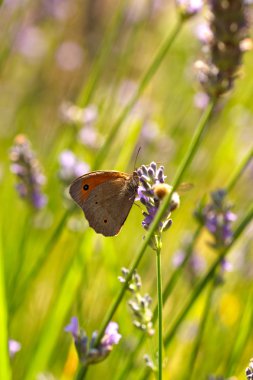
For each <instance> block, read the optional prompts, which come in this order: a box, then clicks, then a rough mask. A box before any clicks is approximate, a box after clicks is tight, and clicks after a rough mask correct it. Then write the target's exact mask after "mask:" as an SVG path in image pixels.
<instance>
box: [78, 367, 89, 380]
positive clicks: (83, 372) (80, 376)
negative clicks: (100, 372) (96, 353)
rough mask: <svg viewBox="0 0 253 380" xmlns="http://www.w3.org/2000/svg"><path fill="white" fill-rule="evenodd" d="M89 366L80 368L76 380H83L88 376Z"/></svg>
mask: <svg viewBox="0 0 253 380" xmlns="http://www.w3.org/2000/svg"><path fill="white" fill-rule="evenodd" d="M87 371H88V366H80V368H79V370H78V372H77V375H76V378H75V380H83V379H84V378H85V376H86V374H87Z"/></svg>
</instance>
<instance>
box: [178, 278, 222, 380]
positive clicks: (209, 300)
mask: <svg viewBox="0 0 253 380" xmlns="http://www.w3.org/2000/svg"><path fill="white" fill-rule="evenodd" d="M215 285H216V279H215V278H214V279H213V282H212V284H211V286H210V289H209V292H208V294H207V298H206V303H205V307H204V310H203V313H202V318H201V321H200V324H199V329H198V335H197V337H196V340H195V344H194V347H193V349H192V352H191V357H190V360H189V365H188V368H187V370H186V372H185V373H186V377H187V380H190V379H191V378H192V375H193V373H194V367H195V364H196V361H197V357H198V353H199V348H200V344H201V341H202V338H203V335H204V331H205V327H206V323H207V320H208V316H209V311H210V308H211V305H212V299H213V291H214V289H215Z"/></svg>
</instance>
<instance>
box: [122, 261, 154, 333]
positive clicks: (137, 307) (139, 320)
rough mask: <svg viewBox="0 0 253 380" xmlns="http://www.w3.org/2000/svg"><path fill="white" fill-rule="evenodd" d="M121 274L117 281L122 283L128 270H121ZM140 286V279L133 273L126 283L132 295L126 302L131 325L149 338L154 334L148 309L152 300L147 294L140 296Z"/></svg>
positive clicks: (151, 315) (151, 316) (150, 313)
mask: <svg viewBox="0 0 253 380" xmlns="http://www.w3.org/2000/svg"><path fill="white" fill-rule="evenodd" d="M121 272H122V276H120V277H119V281H120V282H121V283H124V282H125V281H126V277H127V276H128V274H129V270H128V269H126V268H122V270H121ZM141 286H142V283H141V277H140V275H139V274H138V273H137V272H136V271H135V272H134V274H133V276H132V279H131V280H130V281H129V283H128V290H129V291H130V292H131V293H132V298H131V299H130V300H129V301H128V305H129V306H130V308H131V310H132V313H133V316H134V320H133V325H134V326H135V327H137V328H138V329H140V330H142V331H145V332H147V334H148V335H150V336H151V335H153V334H154V332H155V331H154V329H153V322H152V318H153V312H152V310H151V308H150V305H151V302H152V299H151V297H150V296H149V295H148V294H145V295H144V296H142V295H141V293H140V291H141Z"/></svg>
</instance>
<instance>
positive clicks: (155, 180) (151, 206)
mask: <svg viewBox="0 0 253 380" xmlns="http://www.w3.org/2000/svg"><path fill="white" fill-rule="evenodd" d="M137 174H138V176H139V179H140V186H139V188H138V198H137V199H139V200H140V201H141V203H142V204H143V205H144V206H145V207H146V211H144V212H143V215H144V220H143V222H142V225H143V227H144V228H145V229H146V230H148V229H149V227H150V225H151V223H152V222H153V220H154V218H155V215H156V213H157V210H158V208H159V206H160V203H161V200H162V199H163V198H164V197H165V196H166V194H168V193H169V192H170V191H171V189H172V187H171V186H170V185H168V184H166V183H165V178H166V177H165V175H164V167H163V166H160V167H157V165H156V163H155V162H151V164H150V165H149V166H145V165H142V166H141V167H140V168H139V169H137ZM178 205H179V196H178V194H177V193H173V194H172V199H171V204H170V206H169V208H168V210H167V212H166V213H165V216H164V218H163V220H162V221H161V222H160V227H159V230H160V232H162V231H164V230H165V229H167V228H168V227H170V225H171V219H169V217H170V214H171V212H172V211H173V210H175V209H176V208H177V207H178Z"/></svg>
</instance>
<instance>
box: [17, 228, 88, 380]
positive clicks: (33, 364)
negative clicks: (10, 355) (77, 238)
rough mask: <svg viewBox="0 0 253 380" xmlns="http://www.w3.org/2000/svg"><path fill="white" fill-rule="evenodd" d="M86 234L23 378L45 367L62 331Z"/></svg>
mask: <svg viewBox="0 0 253 380" xmlns="http://www.w3.org/2000/svg"><path fill="white" fill-rule="evenodd" d="M87 240H88V236H87V234H86V235H85V239H83V244H79V247H80V248H79V252H77V254H76V255H74V257H73V262H72V265H68V267H67V272H66V275H65V276H64V279H63V280H62V282H61V285H60V287H59V289H57V293H58V297H57V300H56V301H55V302H54V307H52V308H51V309H50V312H49V313H48V315H47V319H46V321H45V323H44V325H43V328H42V331H41V332H40V334H39V335H38V336H37V337H36V344H35V347H34V349H33V360H32V361H30V362H29V364H28V368H27V369H26V374H25V375H24V376H23V378H24V380H32V379H34V378H35V375H36V373H38V372H39V371H44V370H46V369H47V364H48V362H49V360H50V358H51V355H52V352H53V350H54V348H55V346H56V344H57V340H58V337H59V335H60V333H61V332H63V327H62V326H64V322H65V320H66V317H67V314H68V312H69V310H70V308H71V306H72V304H73V300H74V299H75V295H76V291H77V289H78V288H79V286H80V283H81V281H82V273H83V255H84V251H85V250H86V249H87V244H88V241H87Z"/></svg>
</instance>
